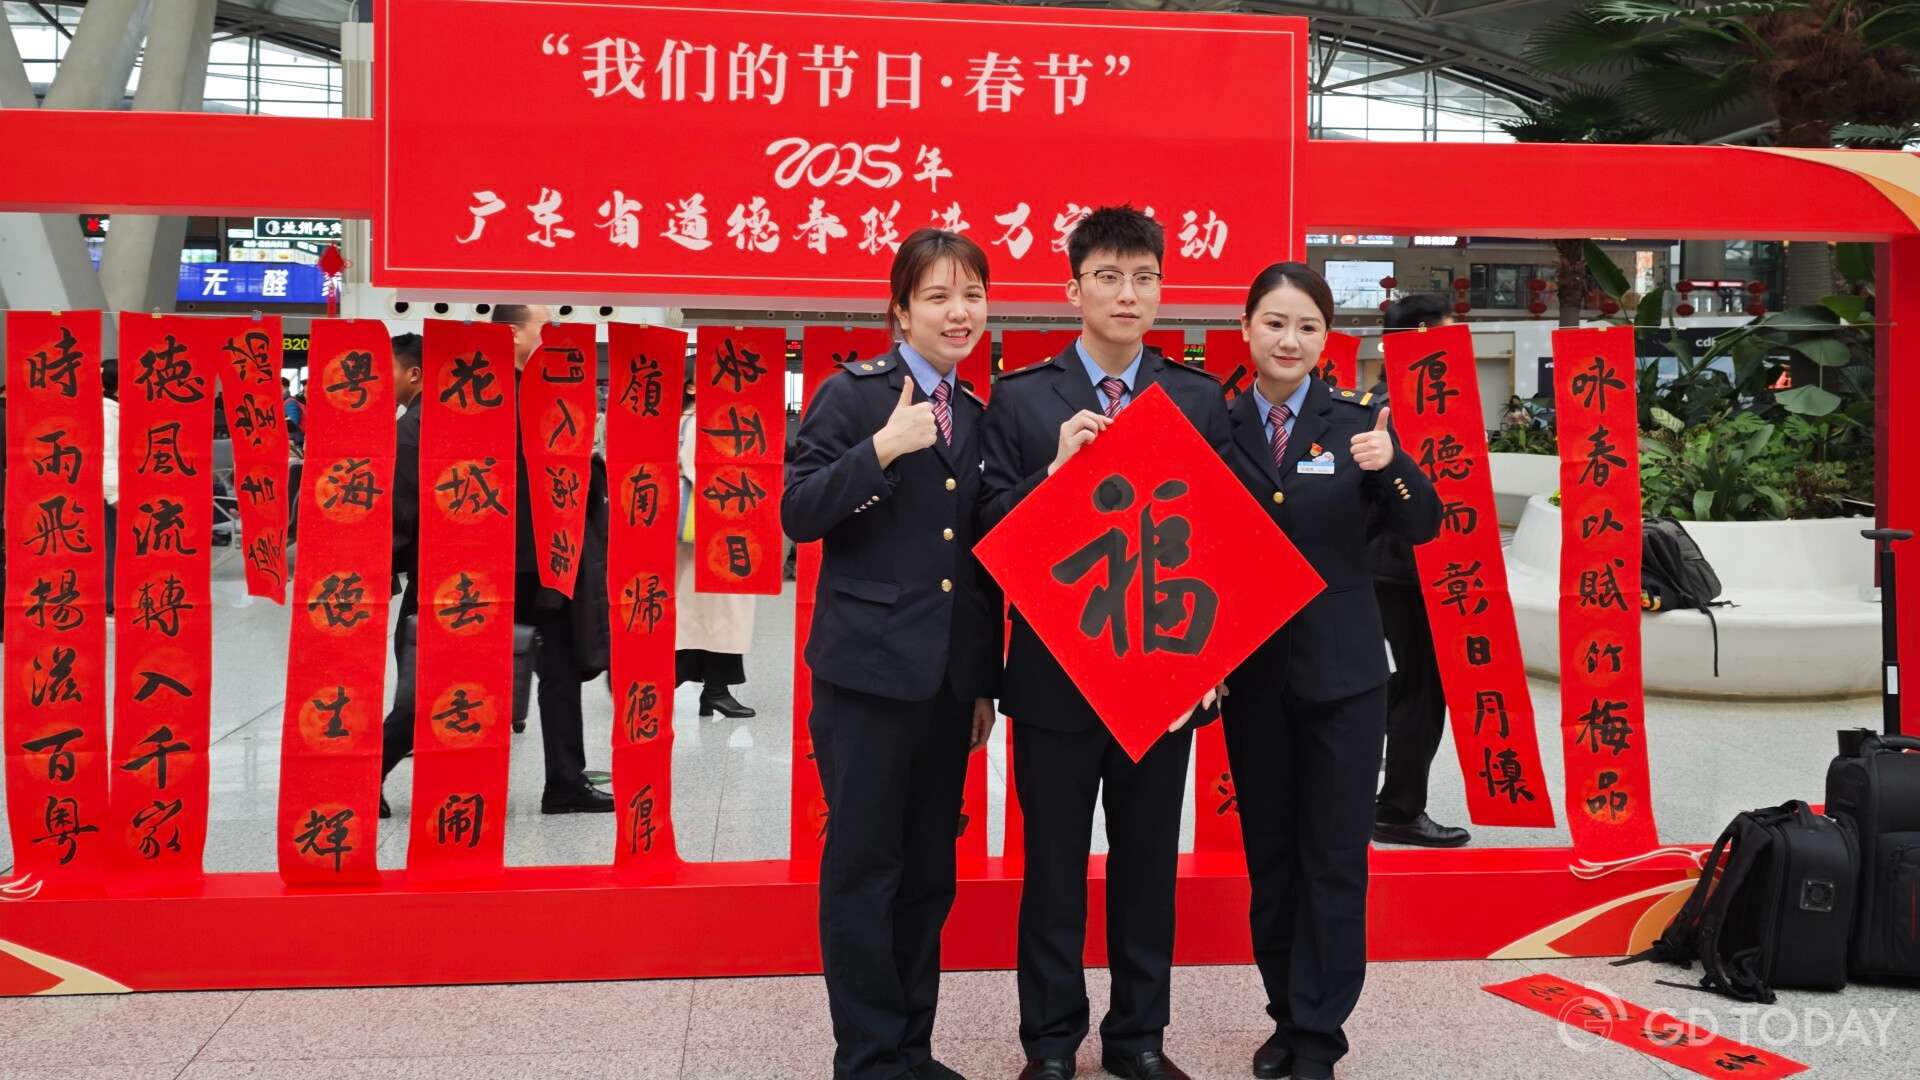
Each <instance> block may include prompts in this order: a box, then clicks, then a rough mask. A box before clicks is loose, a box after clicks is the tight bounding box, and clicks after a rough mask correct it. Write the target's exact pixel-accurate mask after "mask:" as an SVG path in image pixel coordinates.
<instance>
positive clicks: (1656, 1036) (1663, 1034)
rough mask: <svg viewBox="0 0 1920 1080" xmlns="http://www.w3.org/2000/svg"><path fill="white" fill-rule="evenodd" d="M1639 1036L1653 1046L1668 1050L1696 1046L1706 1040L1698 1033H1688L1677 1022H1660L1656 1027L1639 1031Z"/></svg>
mask: <svg viewBox="0 0 1920 1080" xmlns="http://www.w3.org/2000/svg"><path fill="white" fill-rule="evenodd" d="M1640 1037H1641V1038H1643V1039H1645V1040H1647V1041H1648V1042H1650V1043H1652V1044H1653V1045H1655V1046H1659V1047H1664V1048H1666V1049H1669V1050H1672V1049H1682V1050H1684V1049H1686V1048H1687V1047H1690V1046H1697V1045H1699V1044H1700V1043H1702V1042H1705V1041H1706V1040H1704V1039H1702V1038H1700V1037H1699V1036H1698V1035H1693V1034H1690V1033H1688V1031H1687V1029H1686V1028H1684V1027H1682V1026H1680V1025H1679V1024H1661V1025H1660V1026H1659V1027H1657V1028H1656V1027H1648V1028H1647V1029H1646V1030H1644V1031H1642V1032H1640Z"/></svg>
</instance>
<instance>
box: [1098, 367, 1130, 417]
mask: <svg viewBox="0 0 1920 1080" xmlns="http://www.w3.org/2000/svg"><path fill="white" fill-rule="evenodd" d="M1100 392H1101V393H1103V394H1105V395H1107V417H1108V419H1112V418H1113V417H1116V416H1119V415H1120V410H1121V409H1123V408H1125V407H1126V406H1124V405H1122V404H1120V398H1121V397H1122V396H1124V395H1125V394H1126V392H1127V384H1126V383H1125V382H1124V381H1123V380H1120V379H1116V378H1114V377H1113V376H1111V375H1109V376H1107V377H1106V378H1104V379H1101V380H1100Z"/></svg>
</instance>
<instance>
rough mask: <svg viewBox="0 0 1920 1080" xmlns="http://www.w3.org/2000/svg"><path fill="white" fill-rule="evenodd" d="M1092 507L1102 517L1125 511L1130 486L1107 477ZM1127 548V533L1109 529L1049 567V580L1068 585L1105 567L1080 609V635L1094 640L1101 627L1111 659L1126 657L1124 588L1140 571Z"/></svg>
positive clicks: (1129, 501)
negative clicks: (1102, 578)
mask: <svg viewBox="0 0 1920 1080" xmlns="http://www.w3.org/2000/svg"><path fill="white" fill-rule="evenodd" d="M1093 505H1094V508H1095V509H1096V510H1097V511H1098V512H1100V513H1102V514H1108V513H1114V512H1116V511H1120V510H1126V509H1128V508H1129V507H1131V506H1132V505H1133V485H1132V484H1129V483H1127V481H1126V479H1125V478H1124V477H1121V476H1109V477H1107V478H1106V479H1104V480H1102V481H1100V483H1099V484H1098V485H1097V486H1096V487H1095V488H1094V489H1093ZM1127 549H1128V544H1127V534H1126V533H1125V532H1123V531H1121V530H1120V529H1119V528H1118V527H1111V528H1109V529H1107V531H1106V532H1104V533H1101V534H1100V535H1099V536H1097V537H1095V538H1094V539H1092V540H1091V541H1088V543H1087V544H1086V546H1084V547H1082V548H1081V549H1080V550H1078V551H1076V552H1074V553H1073V554H1072V555H1069V556H1067V557H1066V558H1065V559H1062V560H1060V561H1059V562H1058V563H1055V564H1054V566H1053V580H1055V581H1057V582H1059V583H1060V584H1062V585H1071V584H1073V583H1074V582H1076V581H1079V580H1080V579H1081V578H1083V577H1086V576H1087V575H1088V574H1090V573H1092V572H1093V568H1094V567H1096V566H1099V565H1101V564H1103V563H1104V564H1105V565H1106V568H1107V575H1106V576H1107V583H1106V584H1105V585H1095V586H1094V587H1093V590H1092V591H1091V592H1090V593H1088V595H1087V603H1086V606H1085V607H1083V608H1081V609H1080V632H1081V633H1082V634H1085V635H1086V636H1088V637H1090V638H1091V637H1098V636H1099V635H1100V631H1101V629H1102V628H1103V627H1104V628H1105V629H1106V631H1107V637H1108V641H1109V643H1110V644H1111V645H1112V646H1113V655H1115V656H1125V655H1126V654H1127V649H1128V647H1129V641H1128V637H1127V587H1128V586H1130V585H1132V584H1133V579H1134V577H1135V576H1136V575H1138V574H1139V572H1140V557H1139V556H1138V555H1129V554H1128V553H1127Z"/></svg>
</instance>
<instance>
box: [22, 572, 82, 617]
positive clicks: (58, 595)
mask: <svg viewBox="0 0 1920 1080" xmlns="http://www.w3.org/2000/svg"><path fill="white" fill-rule="evenodd" d="M27 595H28V596H29V597H31V598H32V600H31V602H30V603H28V604H27V607H26V610H25V611H22V612H21V614H22V615H23V616H25V617H26V618H29V619H32V620H33V622H34V625H36V626H38V627H40V629H42V630H47V629H53V630H60V631H67V630H72V629H75V628H76V627H78V626H79V625H80V624H82V623H84V622H86V621H87V616H86V613H85V612H84V611H82V610H81V609H80V604H79V602H78V601H79V599H80V589H79V587H78V575H77V574H76V573H75V572H74V571H72V570H61V571H59V578H58V581H57V582H56V581H49V580H48V579H46V578H38V579H36V580H35V581H34V583H33V585H32V586H30V587H29V588H28V589H27Z"/></svg>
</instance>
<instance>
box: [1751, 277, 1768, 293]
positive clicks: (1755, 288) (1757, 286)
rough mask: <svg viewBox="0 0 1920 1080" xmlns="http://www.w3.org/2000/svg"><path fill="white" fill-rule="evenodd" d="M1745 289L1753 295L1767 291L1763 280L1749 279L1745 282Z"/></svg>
mask: <svg viewBox="0 0 1920 1080" xmlns="http://www.w3.org/2000/svg"><path fill="white" fill-rule="evenodd" d="M1747 291H1748V292H1750V293H1752V294H1753V295H1755V296H1759V295H1760V294H1761V293H1763V292H1766V291H1767V283H1766V282H1764V281H1749V282H1747Z"/></svg>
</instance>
